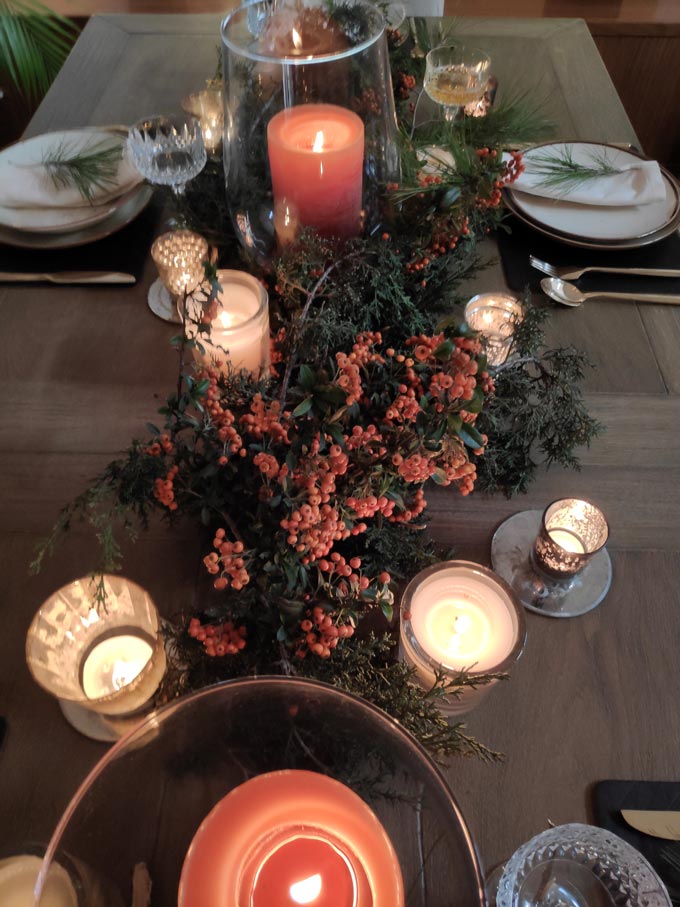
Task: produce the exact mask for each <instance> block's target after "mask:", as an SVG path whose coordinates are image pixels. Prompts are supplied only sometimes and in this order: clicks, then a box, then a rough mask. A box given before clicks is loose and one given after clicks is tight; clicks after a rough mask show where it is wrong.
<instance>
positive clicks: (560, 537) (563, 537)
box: [548, 529, 585, 554]
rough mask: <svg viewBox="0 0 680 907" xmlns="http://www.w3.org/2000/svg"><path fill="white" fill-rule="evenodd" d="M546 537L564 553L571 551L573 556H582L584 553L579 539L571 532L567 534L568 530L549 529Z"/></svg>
mask: <svg viewBox="0 0 680 907" xmlns="http://www.w3.org/2000/svg"><path fill="white" fill-rule="evenodd" d="M548 535H549V536H550V538H551V539H552V540H553V542H556V543H557V544H558V545H559V546H560V548H564V550H565V551H571V552H573V553H575V554H583V552H584V551H585V548H584V547H583V542H582V541H581V539H580V538H579V537H578V536H577V535H574V533H573V532H569V530H568V529H551V530H550V531H549V533H548Z"/></svg>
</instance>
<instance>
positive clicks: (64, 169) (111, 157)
mask: <svg viewBox="0 0 680 907" xmlns="http://www.w3.org/2000/svg"><path fill="white" fill-rule="evenodd" d="M122 157H123V145H122V143H121V142H119V141H116V142H114V144H111V143H110V142H109V141H108V140H107V139H105V140H103V141H101V142H97V143H96V144H94V145H89V146H88V147H87V148H83V149H82V150H81V151H76V150H75V149H74V148H73V146H72V145H70V144H69V143H68V142H67V141H63V142H60V143H59V145H57V147H56V148H54V149H53V150H51V151H49V152H48V153H46V154H45V155H44V156H43V159H42V166H43V167H44V168H45V170H46V171H47V173H48V175H49V177H50V179H51V180H52V184H53V185H54V187H55V189H66V188H69V187H74V188H76V189H77V190H78V192H79V193H80V195H81V196H82V197H83V198H84V199H85V200H86V201H87V202H89V203H90V204H92V203H93V201H92V199H93V195H94V192H95V191H96V190H100V191H105V190H106V189H111V188H113V187H114V186H115V185H116V178H117V175H118V164H119V163H120V161H121V159H122Z"/></svg>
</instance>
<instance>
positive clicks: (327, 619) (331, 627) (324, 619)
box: [295, 605, 354, 659]
mask: <svg viewBox="0 0 680 907" xmlns="http://www.w3.org/2000/svg"><path fill="white" fill-rule="evenodd" d="M311 618H312V619H311V620H310V619H309V618H305V620H303V621H301V622H300V630H302V634H303V635H302V636H301V638H300V639H299V640H298V643H297V647H296V649H295V655H296V657H297V658H300V659H302V658H306V657H307V655H308V654H309V653H311V654H313V655H318V656H319V657H320V658H329V657H330V654H331V650H332V649H334V648H335V647H336V646H337V644H338V642H339V641H340V640H341V639H348V638H349V637H350V636H354V624H353V623H352V621H351V620H350V621H347V623H341V622H340V621H339V620H338V619H336V621H335V622H334V621H333V618H332V617H331V616H330V615H329V614H326V613H325V612H324V610H323V608H321V607H319V606H318V605H317V606H316V607H315V608H313V609H312V612H311Z"/></svg>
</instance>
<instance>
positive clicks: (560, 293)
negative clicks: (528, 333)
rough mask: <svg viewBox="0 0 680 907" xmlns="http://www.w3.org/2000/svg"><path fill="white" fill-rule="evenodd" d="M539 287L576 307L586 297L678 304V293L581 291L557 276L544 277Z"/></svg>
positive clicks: (563, 303)
mask: <svg viewBox="0 0 680 907" xmlns="http://www.w3.org/2000/svg"><path fill="white" fill-rule="evenodd" d="M541 289H542V290H543V292H544V293H545V295H546V296H549V297H550V298H551V299H554V300H555V302H560V303H562V305H568V306H572V307H576V306H579V305H582V304H583V303H584V302H585V301H586V299H625V300H627V301H628V302H658V303H665V304H666V305H680V294H676V295H672V294H668V293H607V292H600V291H598V292H592V293H582V292H581V291H580V290H579V288H578V287H576V286H574V284H573V283H569V282H568V281H566V280H560V278H559V277H544V278H543V280H542V281H541Z"/></svg>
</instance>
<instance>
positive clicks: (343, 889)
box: [178, 771, 404, 907]
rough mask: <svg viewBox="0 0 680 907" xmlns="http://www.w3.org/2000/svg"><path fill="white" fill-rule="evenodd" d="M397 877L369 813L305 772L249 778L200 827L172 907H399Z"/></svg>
mask: <svg viewBox="0 0 680 907" xmlns="http://www.w3.org/2000/svg"><path fill="white" fill-rule="evenodd" d="M403 903H404V891H403V882H402V877H401V869H400V867H399V862H398V860H397V856H396V854H395V852H394V848H393V847H392V843H391V841H390V839H389V838H388V836H387V833H386V832H385V829H384V828H383V827H382V825H381V824H380V822H379V821H378V818H377V817H376V815H375V813H373V811H372V810H371V809H370V808H369V807H368V806H367V805H366V803H364V801H363V800H362V799H361V798H360V797H358V796H357V795H356V794H355V793H354V792H353V791H351V790H350V789H349V788H348V787H346V786H345V785H344V784H341V783H340V782H339V781H335V780H333V779H332V778H328V777H327V776H326V775H320V774H317V773H316V772H307V771H281V772H271V773H269V774H266V775H258V776H257V777H255V778H252V779H251V780H250V781H246V782H245V783H244V784H241V785H239V787H236V788H234V790H232V791H231V792H230V793H229V794H227V796H226V797H224V798H223V799H222V800H220V802H219V803H218V804H217V806H215V808H214V809H213V810H212V812H210V813H209V814H208V815H207V817H206V818H205V819H204V820H203V822H202V823H201V825H200V827H199V829H198V831H197V832H196V834H195V836H194V839H193V841H192V842H191V846H190V847H189V850H188V852H187V855H186V858H185V860H184V866H183V868H182V877H181V879H180V886H179V897H178V905H179V907H299V905H309V907H403Z"/></svg>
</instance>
